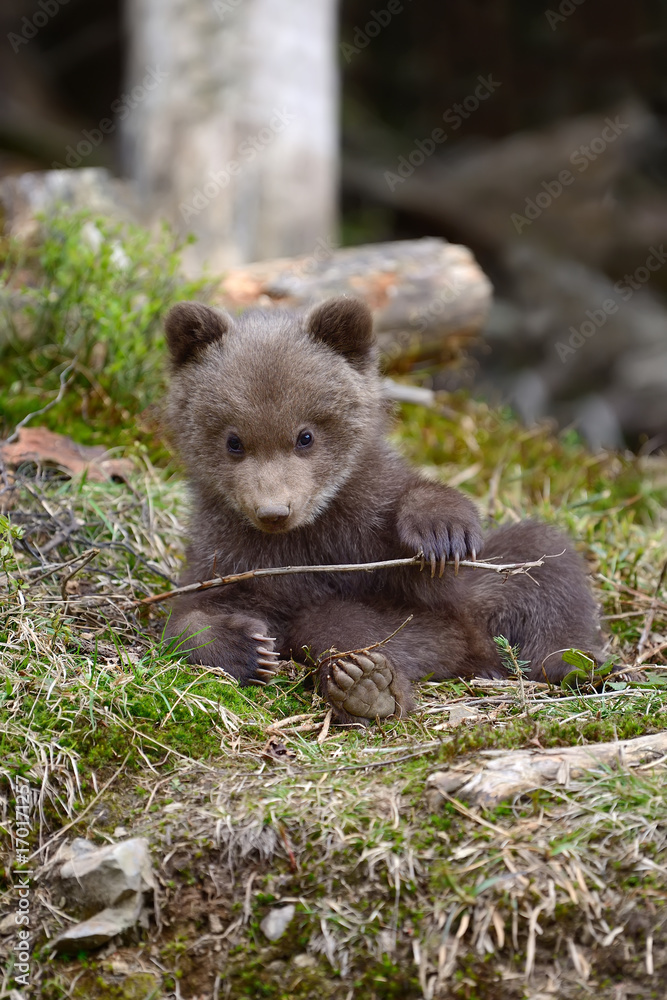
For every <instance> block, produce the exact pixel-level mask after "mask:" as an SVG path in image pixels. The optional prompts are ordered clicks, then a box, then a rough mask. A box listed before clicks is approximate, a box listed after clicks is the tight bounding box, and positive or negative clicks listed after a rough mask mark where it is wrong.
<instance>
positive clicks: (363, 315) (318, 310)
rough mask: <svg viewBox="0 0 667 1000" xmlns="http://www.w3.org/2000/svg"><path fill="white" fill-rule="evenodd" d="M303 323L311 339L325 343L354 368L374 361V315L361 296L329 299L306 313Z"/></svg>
mask: <svg viewBox="0 0 667 1000" xmlns="http://www.w3.org/2000/svg"><path fill="white" fill-rule="evenodd" d="M306 326H307V329H308V333H309V334H310V336H311V337H312V339H313V340H319V341H321V342H322V343H324V344H328V345H329V347H332V348H333V349H334V351H338V353H339V354H342V355H343V357H344V358H346V359H347V360H348V361H349V362H350V364H352V365H354V366H355V367H357V368H363V367H365V365H367V364H368V363H369V362H370V361H374V360H375V351H374V347H375V338H374V337H373V317H372V316H371V311H370V309H369V308H368V306H367V305H366V303H365V302H362V301H361V299H354V298H348V297H347V296H340V297H339V298H337V299H328V300H327V301H326V302H323V303H322V305H320V306H316V307H315V308H314V309H313V310H312V312H310V313H309V314H308V317H307V319H306Z"/></svg>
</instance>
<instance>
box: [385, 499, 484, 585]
mask: <svg viewBox="0 0 667 1000" xmlns="http://www.w3.org/2000/svg"><path fill="white" fill-rule="evenodd" d="M457 500H459V501H460V502H458V503H451V504H447V505H446V506H445V505H441V504H438V503H433V504H432V506H431V505H428V506H427V505H426V504H424V503H420V504H417V505H415V506H410V505H409V504H408V503H406V504H405V505H404V507H403V509H402V510H401V513H400V515H399V518H398V534H399V538H400V540H401V543H402V544H403V545H404V546H405V547H406V548H407V549H409V550H410V551H411V552H423V554H424V558H425V559H426V560H427V562H429V563H430V564H431V576H435V569H436V564H439V575H440V576H442V574H443V572H444V569H445V562H446V560H447V559H453V560H454V562H455V563H456V564H457V567H458V562H459V560H460V559H476V558H477V556H478V555H479V554H480V552H481V550H482V544H483V538H482V528H481V525H480V523H479V517H478V514H477V511H476V510H475V508H474V506H473V505H472V503H470V502H469V501H467V500H466V499H465V498H464V497H457Z"/></svg>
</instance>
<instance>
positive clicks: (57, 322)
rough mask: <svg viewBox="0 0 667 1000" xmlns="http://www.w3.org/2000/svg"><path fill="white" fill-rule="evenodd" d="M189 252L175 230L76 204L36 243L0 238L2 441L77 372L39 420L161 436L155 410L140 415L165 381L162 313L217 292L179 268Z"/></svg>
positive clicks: (70, 429)
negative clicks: (150, 229) (117, 219)
mask: <svg viewBox="0 0 667 1000" xmlns="http://www.w3.org/2000/svg"><path fill="white" fill-rule="evenodd" d="M179 251H180V246H179V243H178V241H177V240H176V238H175V237H174V236H173V235H172V234H171V233H170V232H169V231H168V230H164V231H163V232H162V233H161V234H160V235H159V236H158V237H154V236H150V235H149V234H148V233H147V232H145V231H144V230H141V229H139V228H138V227H136V226H131V225H121V224H113V223H110V222H108V221H105V220H103V219H98V218H90V217H89V216H88V215H87V214H86V213H83V212H69V211H67V210H65V209H63V211H62V213H61V214H59V215H55V216H51V217H49V218H48V220H44V222H43V226H42V230H41V233H40V236H39V238H38V239H37V240H34V241H30V242H26V241H21V240H14V239H12V240H6V241H4V243H0V415H1V422H0V436H1V437H6V436H7V434H8V433H9V432H10V431H11V430H13V428H14V426H15V425H16V424H17V423H18V422H19V421H20V420H22V419H23V418H24V417H25V416H26V415H27V414H28V413H30V412H32V411H34V410H36V409H38V408H41V407H42V406H43V405H44V403H45V401H46V400H48V399H49V398H51V399H55V398H56V397H57V394H58V389H59V386H60V381H61V375H63V373H65V372H67V375H66V380H67V391H66V393H65V395H64V397H63V398H62V400H61V401H60V402H59V403H58V404H57V405H55V406H53V407H52V409H51V410H50V411H49V412H48V414H45V415H44V417H43V418H40V421H39V422H40V423H42V424H45V425H46V426H48V427H49V428H50V429H52V430H56V431H60V432H63V433H67V434H70V435H72V436H74V437H75V438H76V440H77V441H79V442H80V443H82V444H104V445H106V446H110V445H111V444H113V445H114V446H115V445H131V444H132V443H133V442H134V441H135V440H136V439H137V438H138V439H139V440H144V441H148V443H149V444H151V443H153V442H151V431H152V430H154V427H153V424H152V421H151V418H150V413H149V414H145V415H144V417H143V423H142V422H141V421H140V422H139V426H137V418H138V415H139V414H141V413H143V412H144V411H145V410H146V409H147V408H148V407H149V406H150V405H151V404H152V403H154V402H155V401H156V399H157V398H158V395H159V392H160V389H161V387H162V385H163V374H162V354H163V345H164V336H163V333H162V319H163V318H164V314H165V311H166V310H167V309H168V308H169V306H170V305H172V304H173V303H174V302H178V301H180V300H182V299H187V298H202V297H203V296H204V295H205V294H206V289H207V284H206V282H204V281H196V282H192V281H186V280H185V279H184V278H183V277H182V276H181V275H180V273H179V262H180V252H179ZM110 435H112V436H113V441H110V439H109V438H110ZM157 453H158V454H162V456H163V457H164V452H163V451H161V452H160V451H158V452H157Z"/></svg>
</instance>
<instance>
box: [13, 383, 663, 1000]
mask: <svg viewBox="0 0 667 1000" xmlns="http://www.w3.org/2000/svg"><path fill="white" fill-rule="evenodd" d="M451 405H452V406H453V407H455V409H454V411H453V412H451V413H449V414H448V413H444V415H440V416H438V415H437V414H431V415H429V414H428V413H426V412H425V411H420V410H419V409H418V408H413V407H407V408H405V410H404V419H403V422H402V424H401V425H400V430H399V432H397V433H398V436H399V437H400V440H401V443H402V445H403V447H404V448H405V449H406V450H407V451H408V452H409V453H412V454H413V455H414V456H415V457H417V458H418V459H419V460H420V461H421V462H423V463H424V464H426V465H430V466H431V467H432V469H433V470H438V471H437V474H438V475H440V474H446V475H447V477H448V478H450V479H451V478H452V476H458V477H459V479H460V480H461V479H463V480H466V477H467V476H468V472H469V470H470V468H474V467H475V466H478V467H477V469H476V471H475V472H474V475H473V476H471V477H468V479H467V482H466V485H467V486H472V487H474V489H475V490H476V492H477V497H478V499H479V501H480V503H481V504H482V506H483V508H484V509H485V510H490V511H492V512H493V513H494V515H495V516H500V517H504V518H511V517H516V516H523V515H524V514H526V513H531V514H537V515H539V516H543V517H546V518H547V519H550V520H555V521H557V522H559V523H561V524H562V525H564V526H565V527H568V528H569V529H570V530H571V531H573V532H574V533H575V534H576V535H577V536H578V537H579V538H581V539H582V541H583V543H584V544H585V545H586V548H587V551H588V553H589V555H590V557H591V563H592V568H593V570H594V572H595V574H596V586H597V589H598V592H599V594H600V597H601V600H602V601H603V605H604V612H605V614H606V616H607V620H608V622H609V625H610V627H611V628H612V629H613V636H612V640H611V649H612V652H613V653H614V654H615V656H616V657H617V659H618V660H619V661H620V662H621V663H622V664H623V666H624V667H625V668H627V669H628V670H629V671H631V670H632V668H639V667H641V668H642V669H641V670H640V669H635V671H634V673H633V672H628V673H627V674H626V675H625V676H626V679H624V680H619V679H618V678H617V679H615V680H613V681H611V682H610V683H608V684H606V685H605V687H604V688H603V689H602V690H583V691H562V690H554V689H549V688H548V687H546V686H543V685H535V684H527V683H523V684H519V682H514V681H506V682H496V683H491V682H481V681H480V682H475V683H466V684H464V683H462V682H447V683H439V684H435V683H427V684H424V685H422V686H421V689H420V697H419V708H418V711H417V712H416V713H415V715H414V716H413V717H411V718H410V719H408V720H406V721H403V722H385V723H383V725H382V726H376V727H372V728H371V729H369V730H366V731H363V732H362V731H349V730H342V729H338V728H336V727H333V726H330V719H329V717H328V713H327V706H326V705H325V704H324V703H323V702H322V701H321V699H320V698H319V697H318V695H317V693H316V692H314V691H313V690H312V687H311V686H310V684H309V678H308V677H307V676H305V672H304V671H302V670H300V669H297V668H296V667H295V666H294V665H288V664H285V665H284V669H283V671H282V673H281V675H280V677H279V679H278V681H277V682H276V683H275V684H273V685H271V686H270V687H268V688H266V689H255V688H253V689H247V690H240V689H239V688H238V687H237V686H236V685H235V683H234V682H232V681H231V680H229V679H228V678H226V677H225V676H224V675H221V674H220V672H219V671H215V670H206V671H201V670H194V669H192V668H190V667H188V666H187V665H184V664H182V663H181V662H180V660H179V658H178V655H177V651H176V652H173V651H170V649H169V648H168V647H166V646H165V644H164V643H161V642H160V639H159V636H160V629H161V621H162V619H161V617H160V615H161V613H162V612H159V611H155V612H153V613H152V617H151V618H150V619H149V620H148V621H144V620H139V619H138V618H137V612H136V604H135V603H134V601H135V600H136V599H137V598H141V597H143V596H145V595H146V594H148V593H154V592H156V591H158V590H164V589H166V586H165V584H166V585H167V586H168V585H169V583H170V582H171V581H174V580H175V579H176V578H177V576H178V571H179V570H178V567H179V559H180V553H181V549H182V541H183V535H184V528H183V522H184V517H185V502H184V492H183V486H182V483H181V482H180V481H178V480H177V479H176V480H168V479H166V478H165V476H164V474H163V473H162V472H160V471H156V470H154V469H153V468H152V467H151V466H150V464H148V463H146V462H145V461H144V464H143V467H142V468H143V471H140V470H139V468H138V470H137V474H136V476H135V477H134V478H133V480H132V482H131V484H129V485H126V484H118V485H116V484H107V485H100V484H94V483H85V482H84V483H81V482H79V483H77V482H72V481H66V480H62V479H59V478H58V477H55V476H53V475H47V474H46V473H44V472H43V471H40V470H38V474H37V475H35V474H34V472H35V470H30V469H26V470H23V472H22V474H21V475H20V476H19V479H18V485H17V486H16V488H15V490H14V505H13V508H12V510H11V513H10V518H11V524H12V526H13V529H14V530H15V529H20V532H21V533H22V537H21V538H18V537H15V538H14V539H13V542H14V553H13V554H9V553H8V551H5V554H4V556H3V557H2V558H3V567H2V569H3V571H4V577H3V578H2V586H3V588H4V594H3V604H2V608H1V609H0V637H1V639H0V641H1V642H2V647H1V648H2V673H1V676H0V680H1V681H2V689H1V690H0V694H1V696H2V699H3V700H2V710H1V714H0V738H1V739H2V750H3V753H2V761H1V764H0V772H1V773H2V774H3V775H4V779H5V780H4V785H3V788H4V800H3V810H4V812H3V816H2V819H1V820H0V821H1V822H2V823H3V829H4V832H5V834H6V837H7V839H6V841H5V843H6V844H7V846H8V847H9V846H10V841H9V834H10V833H11V830H12V817H13V809H14V803H13V792H12V789H13V787H14V783H15V782H16V780H17V775H19V774H21V775H24V776H25V777H26V778H28V779H29V780H30V782H31V785H32V787H33V789H34V792H35V808H34V818H35V826H34V837H33V840H32V843H31V850H32V851H35V852H38V853H37V854H36V855H35V857H34V858H33V860H32V862H31V865H32V867H33V872H34V875H35V879H34V882H33V904H34V905H33V913H34V916H35V921H36V923H35V925H34V927H35V930H36V933H37V940H36V944H37V947H38V951H37V952H36V955H37V956H38V957H39V962H38V964H37V966H36V972H35V983H36V985H37V989H38V991H40V995H42V996H44V997H46V998H49V1000H51V998H56V997H64V996H70V997H73V998H79V997H81V998H83V997H97V996H100V997H106V996H109V997H111V996H119V997H128V998H129V997H148V996H153V997H156V998H157V997H172V996H176V997H178V996H183V997H187V998H190V997H199V998H204V997H208V998H214V997H216V998H217V997H220V998H221V997H225V996H229V997H245V996H251V997H254V996H267V997H297V998H298V997H304V998H307V997H315V996H317V997H335V998H338V997H340V998H347V997H350V996H359V997H364V998H366V997H368V998H375V997H377V998H394V997H396V998H398V997H429V998H430V997H433V998H439V997H450V996H451V997H462V998H468V1000H473V998H489V1000H490V998H493V1000H504V998H510V997H511V998H514V997H517V998H523V997H526V998H527V997H530V998H532V1000H538V998H546V997H564V998H565V997H568V998H569V997H573V998H574V997H580V996H581V997H583V996H587V995H589V994H590V993H591V992H593V991H594V992H596V993H597V994H598V995H599V996H600V997H604V998H605V1000H606V998H609V1000H621V998H623V997H628V998H629V997H631V996H645V997H650V996H651V995H656V996H661V995H662V993H661V990H662V985H661V984H662V983H663V982H664V980H665V977H666V976H667V955H666V953H665V943H666V938H665V927H664V921H665V919H666V918H667V910H666V909H665V906H664V898H665V893H666V892H667V877H666V876H667V869H666V868H665V834H664V830H665V815H666V812H667V809H666V806H667V793H666V792H665V791H664V784H665V783H664V773H663V772H664V762H661V761H658V762H656V763H654V764H653V765H651V766H650V767H646V766H643V767H636V768H633V769H625V770H623V769H620V770H613V771H612V770H604V769H601V768H598V769H597V770H596V771H593V772H592V773H591V774H590V775H589V776H588V777H586V778H585V779H581V780H578V781H576V782H570V783H569V784H568V785H567V786H559V787H551V788H546V789H535V790H534V791H533V792H532V793H530V794H528V795H524V796H521V797H520V798H519V799H518V800H517V801H516V802H513V803H508V804H506V805H504V806H501V807H498V808H497V809H495V810H493V812H485V813H481V812H478V811H476V810H475V809H472V810H470V809H468V810H467V811H466V810H465V808H462V807H461V805H460V804H458V803H457V802H456V801H451V800H445V799H443V797H442V796H440V795H439V794H438V793H437V792H435V791H434V790H428V786H427V783H426V779H427V778H428V775H429V774H430V773H431V772H433V771H434V770H436V769H438V768H442V766H443V764H449V763H451V762H452V761H454V760H461V759H463V758H464V757H465V758H466V759H467V758H468V757H470V756H471V755H474V754H476V753H479V752H480V751H483V750H489V749H494V748H512V747H516V748H519V747H526V746H535V745H540V746H563V745H569V744H573V743H577V742H582V743H584V742H596V741H600V740H610V739H612V740H613V739H614V738H615V737H616V736H618V737H619V738H626V737H630V736H633V735H639V734H641V733H646V732H652V731H655V730H656V729H664V728H666V725H667V695H666V694H665V691H666V686H665V671H664V669H663V670H661V669H660V668H661V667H663V668H664V666H665V664H666V663H667V657H666V656H665V652H666V648H667V597H666V596H665V594H664V589H662V584H664V578H662V583H661V568H662V566H663V565H664V564H665V561H666V560H667V545H666V544H665V539H664V534H663V531H664V522H663V520H662V517H663V515H662V512H661V511H662V509H663V508H664V503H665V496H666V494H667V475H666V469H665V465H664V463H662V462H661V461H660V460H655V461H653V462H649V461H648V460H642V463H641V465H640V464H639V462H638V460H630V459H624V458H619V457H614V456H590V455H587V454H586V453H585V452H584V451H583V450H582V449H580V448H579V447H578V446H577V445H576V444H574V443H568V442H563V441H560V442H557V441H556V440H555V439H554V438H552V437H551V436H550V434H549V432H548V431H546V430H541V431H539V432H538V433H535V432H519V431H518V430H517V429H516V427H514V425H512V424H511V423H509V422H508V421H507V420H506V419H504V418H501V417H500V416H499V415H497V414H494V413H493V412H492V411H489V410H488V409H487V408H485V407H480V406H478V405H477V404H473V403H470V402H468V401H465V400H459V401H454V402H453V403H452V404H451ZM522 434H523V437H522ZM443 448H444V449H445V450H446V453H447V456H449V457H448V464H446V465H445V466H444V468H443V459H442V456H441V454H440V449H443ZM5 534H6V535H7V537H8V532H7V531H6V532H5ZM91 550H94V555H93V556H92V557H91V559H90V561H89V562H87V563H86V562H85V560H86V558H88V556H90V554H91ZM650 664H653V665H655V667H654V668H651V667H649V665H650ZM118 828H122V829H121V830H118ZM123 830H124V831H125V833H123ZM126 833H127V834H128V835H129V834H138V833H142V834H145V835H147V836H148V837H149V838H150V841H151V845H152V848H153V852H154V860H155V864H156V868H157V870H158V872H159V876H160V891H159V903H160V910H159V914H156V920H155V921H154V922H152V923H151V925H150V927H149V928H148V929H145V930H138V931H137V932H136V935H135V937H134V938H132V937H130V938H128V940H127V941H125V942H123V943H122V944H119V947H118V948H116V949H107V951H106V952H103V953H102V955H101V956H100V955H98V956H97V957H95V958H94V960H93V961H92V964H91V960H90V959H87V960H85V961H83V962H82V961H71V960H67V961H66V960H62V959H59V960H57V961H54V960H53V959H51V958H50V957H49V954H50V953H49V949H48V940H49V939H50V938H52V937H53V936H54V935H55V934H56V933H57V932H58V931H59V929H60V928H61V927H62V926H63V924H64V923H66V922H67V919H68V918H67V916H66V915H65V914H64V913H63V912H62V909H61V906H60V900H59V899H58V898H57V895H56V896H54V895H52V888H50V885H51V883H50V881H49V879H48V877H47V874H48V870H49V861H50V859H52V858H53V855H54V852H55V850H56V848H57V846H58V844H59V843H60V841H61V840H62V838H63V837H66V836H73V835H75V834H76V835H81V836H88V837H90V838H92V839H94V840H97V841H98V842H104V841H108V840H110V839H114V838H115V837H121V836H125V834H126ZM39 866H44V867H41V868H40V867H39ZM9 875H10V871H9V870H8V872H7V878H8V881H7V883H6V892H5V896H4V897H3V912H8V911H11V908H12V907H13V905H14V897H13V893H12V890H11V888H10V885H9ZM278 901H279V902H286V901H295V902H296V905H297V912H296V916H295V918H294V921H293V924H292V925H291V926H290V929H289V931H288V933H287V934H286V935H285V937H284V938H281V939H280V940H279V941H278V942H276V943H275V944H269V943H268V942H267V941H266V940H265V939H264V937H263V935H262V933H261V931H260V930H259V922H260V920H261V919H262V917H263V916H264V915H265V913H266V912H267V911H268V909H269V908H270V907H271V906H272V905H276V903H277V902H278ZM0 941H4V942H5V944H6V945H7V948H8V949H9V948H10V947H11V939H9V938H8V937H4V938H2V939H0ZM40 949H41V950H40ZM8 970H9V971H8V972H7V975H6V977H5V981H4V992H2V991H0V997H2V996H10V995H11V994H10V983H11V980H10V976H11V965H10V966H8ZM104 984H106V985H104ZM114 989H116V990H117V992H115V993H114V992H113V990H114ZM133 991H134V992H133Z"/></svg>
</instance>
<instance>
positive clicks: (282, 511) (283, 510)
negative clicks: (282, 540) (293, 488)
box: [256, 503, 290, 526]
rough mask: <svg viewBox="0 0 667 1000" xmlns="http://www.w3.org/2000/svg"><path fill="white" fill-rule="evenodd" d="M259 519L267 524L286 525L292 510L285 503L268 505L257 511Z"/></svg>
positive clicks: (258, 508) (263, 505)
mask: <svg viewBox="0 0 667 1000" xmlns="http://www.w3.org/2000/svg"><path fill="white" fill-rule="evenodd" d="M256 514H257V517H258V519H259V520H260V521H263V522H264V523H265V524H272V525H276V526H277V525H280V524H284V523H285V521H286V520H287V518H288V517H289V514H290V509H289V507H288V506H286V504H283V503H266V504H262V506H261V507H257V509H256Z"/></svg>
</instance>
